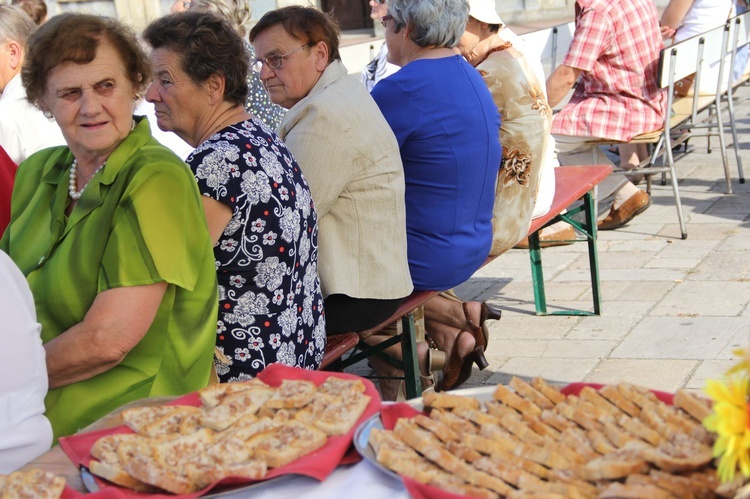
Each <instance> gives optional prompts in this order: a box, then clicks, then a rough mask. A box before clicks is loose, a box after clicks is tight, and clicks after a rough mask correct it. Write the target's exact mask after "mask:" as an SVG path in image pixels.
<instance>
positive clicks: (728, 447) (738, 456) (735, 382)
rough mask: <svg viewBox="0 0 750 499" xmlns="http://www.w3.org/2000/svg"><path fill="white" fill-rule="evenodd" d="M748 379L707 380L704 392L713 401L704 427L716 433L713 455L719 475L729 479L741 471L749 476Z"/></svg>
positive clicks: (723, 478) (726, 479) (721, 477)
mask: <svg viewBox="0 0 750 499" xmlns="http://www.w3.org/2000/svg"><path fill="white" fill-rule="evenodd" d="M748 384H749V382H748V378H747V377H742V378H730V379H727V380H726V381H716V380H709V381H708V382H707V383H706V393H707V394H708V396H709V397H711V398H712V399H713V401H714V405H713V413H712V414H711V415H710V416H708V417H707V418H706V419H704V420H703V426H705V427H706V428H707V429H708V430H709V431H712V432H714V433H716V434H717V439H716V443H714V450H713V455H714V457H719V456H721V458H720V460H719V469H718V471H719V478H720V479H721V481H722V482H728V481H730V480H732V479H733V478H734V475H735V473H736V472H737V467H738V466H739V470H740V473H742V475H743V476H745V477H750V428H749V427H748V404H747V393H748V392H747V390H748Z"/></svg>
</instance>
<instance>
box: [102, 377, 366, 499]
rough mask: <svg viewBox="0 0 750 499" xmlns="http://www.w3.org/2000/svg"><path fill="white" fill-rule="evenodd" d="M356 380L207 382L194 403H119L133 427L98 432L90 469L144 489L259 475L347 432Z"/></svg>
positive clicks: (179, 490) (359, 405)
mask: <svg viewBox="0 0 750 499" xmlns="http://www.w3.org/2000/svg"><path fill="white" fill-rule="evenodd" d="M364 392H365V385H364V383H363V382H362V381H361V380H350V379H343V378H339V377H335V376H330V377H329V378H328V379H327V380H326V381H325V382H324V383H323V384H322V385H320V386H316V384H315V383H313V382H311V381H301V380H284V381H283V382H282V384H281V385H280V386H279V387H278V388H274V387H271V386H268V385H267V384H265V383H263V382H262V381H260V380H258V379H254V380H251V381H246V382H238V383H228V384H221V385H212V386H209V387H207V388H205V389H203V390H201V391H200V392H199V396H200V399H201V402H202V404H203V405H202V406H201V407H192V406H179V405H171V406H151V407H139V408H132V409H126V410H125V411H123V412H122V417H123V420H124V422H125V424H126V425H127V426H128V427H129V428H130V429H131V430H133V431H134V432H135V433H134V434H131V433H127V434H125V433H119V434H112V435H108V436H105V437H102V438H100V439H99V440H97V442H96V443H95V444H94V446H93V447H92V449H91V456H92V457H93V458H94V459H92V460H91V463H90V465H89V466H90V470H91V472H92V473H93V474H95V475H98V476H100V477H102V478H104V479H106V480H109V481H110V482H113V483H115V484H118V485H121V486H124V487H128V488H131V489H134V490H137V491H143V492H161V491H168V492H172V493H175V494H186V493H191V492H196V491H199V490H202V489H203V488H205V487H206V486H208V485H210V484H212V483H214V482H217V481H219V480H222V479H223V478H226V477H240V478H245V479H248V480H257V479H261V478H263V477H264V476H265V475H266V473H267V470H268V469H269V468H278V467H280V466H284V465H285V464H288V463H290V462H292V461H294V460H295V459H298V458H300V457H302V456H304V455H306V454H309V453H311V452H313V451H315V450H317V449H320V448H321V447H323V446H324V445H325V444H326V442H327V440H328V437H329V436H334V435H343V434H346V433H347V432H349V430H350V429H351V428H352V427H353V426H354V424H355V423H356V422H357V420H358V419H359V417H360V416H361V415H362V413H363V412H364V410H365V409H366V407H367V405H368V404H369V402H370V397H369V396H368V395H365V393H364Z"/></svg>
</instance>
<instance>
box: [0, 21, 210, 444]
mask: <svg viewBox="0 0 750 499" xmlns="http://www.w3.org/2000/svg"><path fill="white" fill-rule="evenodd" d="M22 79H23V83H24V86H25V88H26V94H27V97H28V99H29V101H30V102H33V103H36V104H37V105H38V106H39V107H40V108H41V109H42V111H44V112H45V114H46V115H47V116H48V117H50V118H52V117H54V118H55V120H56V121H57V122H58V124H59V125H60V128H61V130H62V132H63V136H64V137H65V140H66V143H67V146H64V147H56V148H50V149H44V150H42V151H40V152H38V153H36V154H34V155H32V156H30V157H29V158H28V159H27V160H26V161H24V162H23V163H22V164H21V166H20V168H19V170H18V176H17V178H16V184H15V188H14V191H13V197H12V201H11V222H10V225H9V226H8V229H7V230H6V232H5V234H4V235H3V238H2V240H0V249H2V250H4V251H6V252H7V253H8V254H9V255H10V256H11V258H12V259H13V260H14V261H15V263H16V264H17V265H18V266H19V268H20V269H21V270H22V272H23V273H24V275H25V276H26V279H27V281H28V283H29V285H30V287H31V290H32V293H33V295H34V301H35V304H36V309H37V316H38V320H39V322H40V323H41V324H42V340H43V342H44V344H45V349H46V352H47V370H48V376H49V387H50V390H49V393H48V394H47V397H46V400H45V406H46V409H47V412H46V415H47V417H48V418H49V420H50V422H51V423H52V427H53V430H54V434H55V437H56V438H58V437H60V436H63V435H69V434H71V433H74V432H76V431H77V430H79V429H80V428H82V427H84V426H86V425H88V424H89V423H91V422H93V421H95V420H96V419H98V418H100V417H101V416H103V415H105V414H107V413H108V412H110V411H112V410H113V409H115V408H117V407H119V406H121V405H123V404H125V403H127V402H130V401H132V400H135V399H139V398H143V397H150V396H158V395H179V394H183V393H187V392H190V391H194V390H197V389H199V388H201V387H204V386H206V385H207V383H208V381H209V376H210V373H211V365H212V356H213V348H214V341H215V330H216V317H217V303H218V291H217V285H216V271H215V269H214V259H213V253H212V249H211V242H210V241H211V240H210V236H209V232H208V228H207V226H206V221H205V217H204V215H203V211H202V208H201V201H200V195H199V193H198V190H197V187H196V185H195V181H194V179H193V176H192V174H191V173H190V170H189V169H188V168H187V166H186V165H185V164H184V163H183V162H182V161H180V160H179V159H178V158H177V157H176V156H175V155H174V154H172V153H171V152H170V151H169V150H167V149H166V148H164V147H163V146H161V145H160V144H159V143H158V142H157V141H156V140H155V139H153V138H152V137H151V131H150V129H149V125H148V121H147V120H145V119H140V118H134V117H133V109H134V106H135V104H136V101H137V100H138V98H139V96H140V94H141V93H142V92H143V90H144V87H145V85H147V84H148V83H149V81H150V79H151V78H150V71H149V66H148V60H147V58H146V56H145V54H144V53H143V52H142V50H141V48H140V46H139V45H138V42H137V40H136V38H135V36H134V34H133V33H132V31H130V30H129V29H128V28H127V27H125V26H124V25H122V24H121V23H120V22H119V21H117V20H115V19H110V18H104V17H99V16H93V15H87V14H72V13H67V14H62V15H59V16H55V17H53V18H52V19H51V20H50V21H49V22H48V23H46V24H45V25H43V26H42V27H41V28H39V30H38V31H37V32H36V33H35V34H34V35H33V36H32V38H31V40H30V42H29V47H28V54H27V58H26V63H25V65H24V68H23V70H22ZM19 375H23V373H19Z"/></svg>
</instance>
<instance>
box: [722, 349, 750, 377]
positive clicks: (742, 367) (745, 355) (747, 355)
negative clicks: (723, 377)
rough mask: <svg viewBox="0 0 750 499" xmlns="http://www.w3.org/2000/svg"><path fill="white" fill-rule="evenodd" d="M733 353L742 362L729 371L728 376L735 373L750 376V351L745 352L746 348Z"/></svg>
mask: <svg viewBox="0 0 750 499" xmlns="http://www.w3.org/2000/svg"><path fill="white" fill-rule="evenodd" d="M732 353H733V354H734V355H736V356H737V357H739V358H740V361H739V362H737V363H736V364H735V365H734V366H732V368H731V369H729V371H727V374H728V375H731V374H734V373H738V372H741V371H745V375H746V376H747V375H750V351H749V350H745V349H744V348H738V349H736V350H732Z"/></svg>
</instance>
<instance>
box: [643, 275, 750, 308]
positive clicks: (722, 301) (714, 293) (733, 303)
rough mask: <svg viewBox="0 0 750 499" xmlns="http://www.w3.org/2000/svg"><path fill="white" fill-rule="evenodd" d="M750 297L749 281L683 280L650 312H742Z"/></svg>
mask: <svg viewBox="0 0 750 499" xmlns="http://www.w3.org/2000/svg"><path fill="white" fill-rule="evenodd" d="M748 301H750V283H747V282H727V281H684V282H681V283H679V284H678V285H677V286H675V288H674V289H673V290H672V291H671V292H670V293H669V294H668V295H667V296H666V297H665V298H664V299H663V300H662V301H661V302H659V304H658V305H656V307H654V309H653V310H652V311H651V315H671V316H688V317H691V316H701V317H719V316H730V317H732V316H736V315H739V314H740V313H741V312H742V310H743V309H744V307H745V305H747V303H748Z"/></svg>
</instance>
